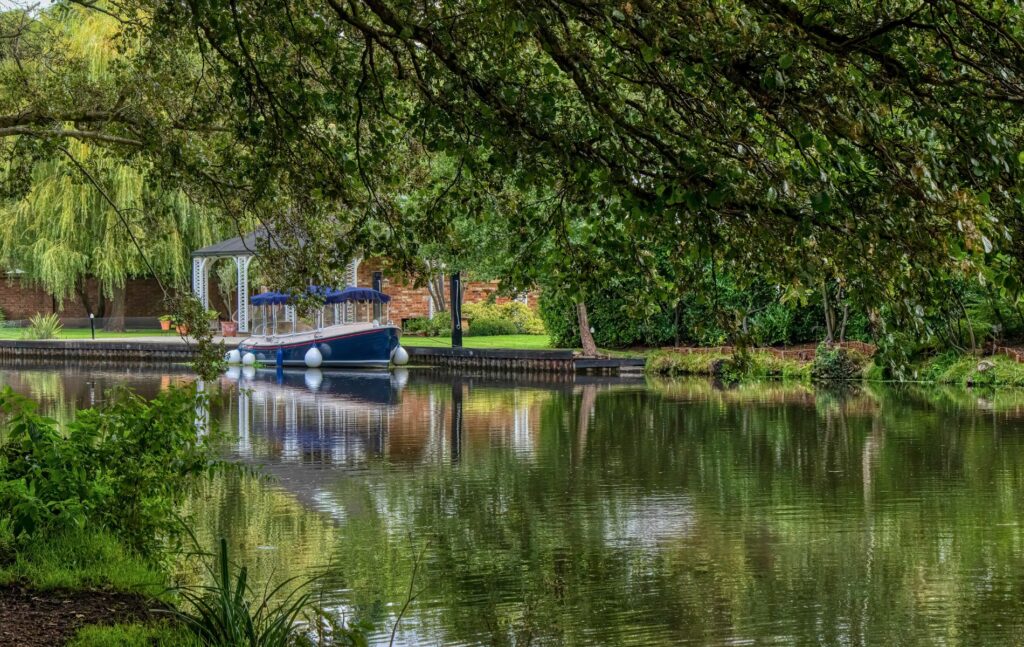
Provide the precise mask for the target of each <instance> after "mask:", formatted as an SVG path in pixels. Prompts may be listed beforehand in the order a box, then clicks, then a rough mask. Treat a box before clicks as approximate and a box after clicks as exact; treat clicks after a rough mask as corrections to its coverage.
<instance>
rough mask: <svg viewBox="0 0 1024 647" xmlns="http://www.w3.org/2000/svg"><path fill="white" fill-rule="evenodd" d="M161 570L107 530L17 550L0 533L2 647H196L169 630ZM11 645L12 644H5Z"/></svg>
mask: <svg viewBox="0 0 1024 647" xmlns="http://www.w3.org/2000/svg"><path fill="white" fill-rule="evenodd" d="M167 585H168V580H167V577H166V575H165V574H164V572H163V571H162V570H160V569H158V568H156V567H155V566H153V565H151V564H148V563H146V562H145V561H143V560H141V559H139V558H138V557H137V556H135V555H133V554H132V553H131V552H130V551H129V550H127V549H126V548H125V547H124V546H123V545H122V544H121V543H120V542H118V540H117V539H116V538H115V537H114V536H113V535H111V534H109V533H108V532H105V531H97V530H86V529H75V530H69V531H65V532H62V533H57V534H49V535H47V536H45V537H39V538H35V539H33V540H32V541H31V542H24V543H21V544H20V545H19V544H18V543H17V542H15V540H14V539H13V536H11V534H10V532H9V525H7V524H5V525H4V528H3V529H0V598H3V604H0V644H19V645H26V646H28V647H34V646H35V645H59V644H69V645H75V646H78V647H86V646H89V647H112V646H115V645H118V646H122V647H133V646H135V645H139V646H142V645H160V646H166V647H183V646H191V645H195V644H196V643H195V642H194V641H193V640H192V638H191V637H190V636H189V635H188V633H187V632H183V631H182V630H181V628H180V627H175V626H172V625H170V624H169V623H168V621H167V620H166V618H165V617H164V616H162V615H161V613H160V611H159V609H163V608H167V606H168V604H169V602H170V598H169V596H168V594H167V590H168V589H167ZM7 641H13V642H7Z"/></svg>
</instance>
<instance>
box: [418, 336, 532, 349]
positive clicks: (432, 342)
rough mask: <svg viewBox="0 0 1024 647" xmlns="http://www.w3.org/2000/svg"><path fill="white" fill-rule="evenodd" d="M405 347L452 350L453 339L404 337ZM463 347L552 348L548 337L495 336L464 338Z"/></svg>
mask: <svg viewBox="0 0 1024 647" xmlns="http://www.w3.org/2000/svg"><path fill="white" fill-rule="evenodd" d="M402 345H403V346H410V347H411V346H422V347H428V348H451V345H452V339H451V337H414V336H411V335H405V336H403V337H402ZM462 345H463V346H465V347H466V348H510V349H514V350H543V349H549V348H551V338H550V337H548V336H547V335H493V336H488V337H463V338H462Z"/></svg>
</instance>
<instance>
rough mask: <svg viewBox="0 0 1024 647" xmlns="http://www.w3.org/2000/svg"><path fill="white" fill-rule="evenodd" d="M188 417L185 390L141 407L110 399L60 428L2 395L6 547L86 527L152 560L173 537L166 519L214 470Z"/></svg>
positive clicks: (116, 395)
mask: <svg viewBox="0 0 1024 647" xmlns="http://www.w3.org/2000/svg"><path fill="white" fill-rule="evenodd" d="M195 410H196V393H195V390H194V389H193V388H184V389H171V390H169V391H165V392H164V393H162V394H160V395H159V396H157V397H156V398H154V399H153V400H151V401H148V402H147V401H146V400H144V399H143V398H141V397H138V396H135V395H133V394H131V393H130V392H128V391H127V390H115V391H113V392H111V393H110V394H109V397H108V399H107V401H106V402H105V403H104V405H103V406H102V407H100V408H95V409H85V410H82V411H79V412H78V414H77V417H76V419H75V420H74V421H73V422H71V423H68V424H67V425H66V426H65V427H64V428H63V429H62V428H60V427H59V426H58V423H57V422H56V421H54V420H51V419H49V418H44V417H42V416H40V415H38V414H37V413H36V410H35V404H34V403H33V402H31V401H29V400H27V399H26V398H24V397H22V396H19V395H16V394H15V393H14V392H13V391H11V389H10V388H9V387H8V388H5V389H4V390H3V391H0V411H2V412H3V413H5V414H7V415H8V416H9V419H8V423H7V427H6V430H5V431H6V433H5V438H6V439H5V441H4V443H3V444H2V445H0V510H3V511H5V513H6V514H7V515H8V516H9V517H10V519H11V523H12V532H13V534H14V536H15V538H16V539H17V540H19V543H24V542H25V541H26V540H27V541H29V542H30V541H33V540H35V539H36V538H38V537H40V536H45V535H46V534H48V533H52V532H58V533H59V532H65V531H70V530H73V529H75V528H83V527H86V526H89V527H95V528H102V529H106V530H109V531H110V532H112V533H113V534H114V535H115V536H116V537H117V538H118V539H119V540H121V541H123V542H124V543H125V544H126V545H127V546H128V547H129V548H130V549H132V550H134V551H136V552H138V553H139V554H140V555H143V556H145V557H147V558H156V557H159V556H160V554H161V552H162V548H164V547H165V544H164V542H165V540H166V539H168V538H172V537H173V536H175V535H176V531H177V529H178V527H179V524H178V523H177V521H176V517H175V511H176V508H177V507H178V506H180V504H181V503H182V502H183V501H184V498H185V497H186V496H187V494H188V490H189V487H188V486H190V485H191V484H192V483H194V482H195V480H196V479H198V478H199V477H200V476H202V475H205V474H207V473H208V472H209V471H210V470H211V469H212V468H213V467H214V466H215V465H217V464H218V463H217V462H215V461H214V460H213V459H212V453H211V451H210V449H209V448H208V446H207V444H206V443H205V441H204V438H203V436H202V435H201V434H200V433H199V432H198V431H197V429H196V422H195Z"/></svg>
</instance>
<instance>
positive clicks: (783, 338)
mask: <svg viewBox="0 0 1024 647" xmlns="http://www.w3.org/2000/svg"><path fill="white" fill-rule="evenodd" d="M795 317H796V313H795V312H794V311H793V309H792V308H789V307H787V306H785V305H783V304H781V303H773V304H771V305H769V306H768V307H767V308H765V309H764V312H761V313H759V314H758V315H757V316H756V317H754V318H753V321H752V323H751V326H750V337H751V340H752V341H753V342H754V344H755V345H757V346H775V345H777V344H785V343H787V342H788V341H789V340H790V332H791V329H792V327H793V320H794V319H795Z"/></svg>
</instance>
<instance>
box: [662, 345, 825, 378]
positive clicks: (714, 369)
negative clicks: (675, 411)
mask: <svg viewBox="0 0 1024 647" xmlns="http://www.w3.org/2000/svg"><path fill="white" fill-rule="evenodd" d="M645 370H646V371H647V373H648V374H650V375H659V376H663V377H678V376H684V375H705V376H713V377H719V378H723V379H726V380H728V381H739V380H743V379H769V378H778V379H784V380H809V379H810V377H811V363H810V362H801V361H797V360H794V359H781V358H779V357H776V356H775V355H773V354H772V353H768V352H764V351H757V350H754V351H751V352H750V354H749V361H748V362H747V363H746V364H745V365H740V364H739V363H737V362H735V361H734V359H733V356H732V355H731V354H726V353H702V352H698V353H681V352H678V351H672V350H661V351H654V352H652V353H650V354H649V355H648V356H647V366H646V369H645Z"/></svg>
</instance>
